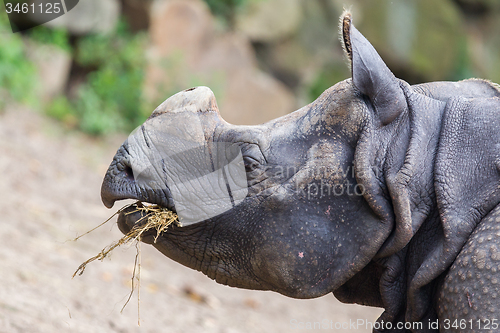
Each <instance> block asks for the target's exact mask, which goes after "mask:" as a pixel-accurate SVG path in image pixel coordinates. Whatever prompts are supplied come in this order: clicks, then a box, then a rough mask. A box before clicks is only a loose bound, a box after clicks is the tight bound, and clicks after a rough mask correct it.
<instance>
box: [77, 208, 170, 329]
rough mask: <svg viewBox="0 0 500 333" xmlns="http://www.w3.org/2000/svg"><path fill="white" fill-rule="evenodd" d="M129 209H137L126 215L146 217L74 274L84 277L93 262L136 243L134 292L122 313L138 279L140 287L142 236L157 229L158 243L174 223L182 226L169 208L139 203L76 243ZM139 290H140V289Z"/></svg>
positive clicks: (119, 211)
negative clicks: (115, 250) (86, 269)
mask: <svg viewBox="0 0 500 333" xmlns="http://www.w3.org/2000/svg"><path fill="white" fill-rule="evenodd" d="M129 207H135V208H136V209H135V210H132V211H130V212H127V213H125V214H126V215H128V214H133V213H137V212H142V213H144V216H142V217H141V218H140V219H139V220H137V221H136V223H135V225H134V226H133V227H132V229H131V230H130V231H129V232H128V233H127V234H126V235H125V236H123V237H122V238H120V239H119V240H117V241H116V242H113V243H111V244H110V245H108V246H106V247H105V248H103V249H102V250H101V252H99V253H98V254H97V255H95V256H93V257H92V258H90V259H88V260H87V261H85V262H84V263H82V264H81V265H80V266H79V267H78V269H77V270H76V271H75V273H73V277H75V276H76V275H82V274H83V272H84V271H85V268H86V267H87V265H88V264H89V263H91V262H92V261H95V260H101V261H102V260H104V258H106V257H107V256H108V255H109V254H110V253H111V251H113V250H114V249H116V248H117V247H119V246H121V245H124V244H128V243H130V242H132V241H135V242H136V243H135V246H136V249H137V253H136V256H135V262H134V271H133V273H132V290H131V292H130V295H129V297H128V299H127V301H126V303H125V304H124V305H123V308H122V311H123V309H124V308H125V306H126V305H127V304H128V302H129V300H130V298H131V297H132V294H133V292H134V289H135V288H134V286H135V283H134V282H135V279H136V278H137V284H138V285H140V284H139V283H140V267H141V265H140V254H141V249H140V241H141V237H142V235H143V234H144V233H145V232H146V231H148V230H151V229H156V236H155V238H154V242H155V243H156V241H157V239H158V237H159V236H160V234H161V233H162V232H164V231H166V230H167V228H168V227H169V226H170V225H171V224H172V223H175V224H176V225H179V226H180V222H179V218H178V216H177V214H176V213H174V212H173V211H171V210H169V209H167V208H163V207H160V206H158V205H145V204H143V203H142V202H140V201H137V202H135V203H133V204H130V205H127V206H125V207H122V208H121V209H119V210H118V211H117V212H116V213H114V214H113V215H111V217H110V218H108V219H107V220H106V221H104V222H103V223H101V224H100V225H98V226H97V227H95V228H93V229H91V230H89V231H87V232H86V233H84V234H83V235H81V236H78V237H77V238H75V239H74V240H75V241H76V240H78V239H80V238H81V237H83V236H85V235H87V234H88V233H90V232H92V231H94V230H95V229H97V228H99V227H101V226H103V225H104V224H106V223H107V222H109V221H110V220H111V219H112V218H113V217H114V216H115V215H118V214H120V213H122V212H123V211H124V210H125V209H127V208H129ZM138 290H140V289H138ZM139 297H140V296H139V291H138V300H139ZM139 318H140V316H139ZM139 320H140V319H139ZM139 324H140V323H139Z"/></svg>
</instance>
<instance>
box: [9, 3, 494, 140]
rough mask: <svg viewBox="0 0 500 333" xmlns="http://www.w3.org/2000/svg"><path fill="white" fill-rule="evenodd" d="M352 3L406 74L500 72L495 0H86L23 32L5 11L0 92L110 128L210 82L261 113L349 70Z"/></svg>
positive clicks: (228, 112)
mask: <svg viewBox="0 0 500 333" xmlns="http://www.w3.org/2000/svg"><path fill="white" fill-rule="evenodd" d="M343 8H350V9H351V11H352V12H353V15H354V23H355V24H356V26H357V27H358V29H359V30H360V31H361V32H362V33H363V34H364V35H365V36H366V37H367V38H368V40H370V41H371V42H372V43H373V45H374V46H375V48H376V49H377V50H378V51H379V53H380V54H381V56H382V57H383V59H384V60H385V61H386V63H387V64H388V66H389V68H391V69H392V70H393V72H394V73H395V74H396V76H398V77H400V78H402V79H404V80H406V81H408V82H409V83H412V84H413V83H419V82H426V81H433V80H460V79H464V78H469V77H481V78H486V79H489V80H492V81H495V82H499V81H500V52H499V51H500V34H498V31H499V30H500V2H499V1H496V0H439V1H434V0H420V1H389V0H380V1H367V0H307V1H304V0H205V1H203V0H198V1H194V0H192V1H191V0H186V1H160V0H156V1H152V0H85V1H81V3H80V4H79V5H78V7H77V8H76V9H75V10H74V11H70V12H69V13H68V14H66V15H64V16H62V17H60V18H58V19H56V20H54V21H52V22H49V23H48V24H45V25H44V26H39V27H36V28H34V29H31V30H28V31H27V32H24V33H22V34H9V33H5V31H9V24H8V22H7V17H6V15H1V16H0V19H1V21H0V28H1V29H3V30H4V33H2V34H1V38H2V40H1V43H0V87H1V90H0V92H1V96H2V98H0V100H1V103H2V104H3V105H5V103H9V101H13V102H23V103H28V105H31V106H35V105H36V107H35V108H36V109H39V110H40V111H43V112H44V113H46V114H47V115H49V116H51V117H53V118H55V119H58V120H60V121H61V122H62V123H63V124H64V125H65V126H67V127H69V128H77V129H80V130H83V131H84V132H87V133H89V134H91V135H101V134H103V133H111V132H117V131H124V132H128V131H130V130H132V129H133V128H135V127H136V126H137V125H138V124H140V123H142V121H143V120H144V119H145V117H147V116H148V115H149V114H150V113H151V111H152V110H153V109H154V108H155V107H156V106H157V105H158V104H160V103H161V102H162V101H163V100H165V99H166V98H168V97H169V96H171V95H172V94H174V93H176V92H178V91H180V90H183V89H185V88H187V87H191V86H196V85H206V86H209V87H210V88H211V89H212V90H213V91H214V92H215V94H216V97H217V99H218V103H219V107H220V109H221V112H222V114H223V116H224V118H225V119H226V120H227V121H229V122H232V123H236V124H257V123H261V122H263V121H266V120H269V119H272V118H275V117H277V116H280V115H283V114H285V113H288V112H290V111H292V110H295V109H297V108H299V107H301V106H302V105H304V104H306V103H309V102H311V101H312V100H314V99H315V98H316V97H318V96H319V94H320V93H321V92H323V91H324V90H325V89H326V88H328V87H330V86H331V85H333V84H335V83H336V82H338V81H340V80H343V79H345V78H347V77H349V71H348V69H347V66H346V62H345V59H344V56H343V53H342V50H341V47H340V43H339V42H338V18H339V16H340V15H341V13H342V11H343ZM0 107H1V106H0Z"/></svg>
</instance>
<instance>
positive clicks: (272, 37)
mask: <svg viewBox="0 0 500 333" xmlns="http://www.w3.org/2000/svg"><path fill="white" fill-rule="evenodd" d="M301 20H302V12H301V1H300V0H266V1H251V2H249V3H248V4H247V5H246V6H245V7H244V8H243V10H241V11H239V12H238V15H237V16H236V27H237V30H238V31H241V32H242V33H244V34H245V35H246V36H248V37H249V38H250V39H251V40H252V41H255V42H266V43H268V42H273V41H277V40H280V39H283V38H285V37H287V36H290V35H291V34H293V33H294V32H295V31H296V30H297V29H298V27H299V25H300V22H301Z"/></svg>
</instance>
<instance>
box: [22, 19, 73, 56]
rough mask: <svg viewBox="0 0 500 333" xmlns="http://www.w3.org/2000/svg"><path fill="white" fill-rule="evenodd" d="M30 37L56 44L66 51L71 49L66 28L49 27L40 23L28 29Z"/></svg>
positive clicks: (44, 42)
mask: <svg viewBox="0 0 500 333" xmlns="http://www.w3.org/2000/svg"><path fill="white" fill-rule="evenodd" d="M28 37H29V38H30V39H31V40H34V41H36V42H39V43H42V44H50V45H55V46H57V47H59V48H60V49H62V50H64V51H67V52H70V51H71V46H70V45H69V36H68V32H67V31H66V30H64V29H49V28H47V27H45V26H41V25H40V26H37V27H34V28H32V29H30V30H28Z"/></svg>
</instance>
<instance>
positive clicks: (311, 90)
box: [308, 63, 350, 101]
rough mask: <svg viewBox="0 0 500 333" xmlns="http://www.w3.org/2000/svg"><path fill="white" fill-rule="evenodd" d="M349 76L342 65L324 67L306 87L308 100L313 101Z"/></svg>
mask: <svg viewBox="0 0 500 333" xmlns="http://www.w3.org/2000/svg"><path fill="white" fill-rule="evenodd" d="M349 76H350V73H349V70H348V69H347V66H346V65H345V64H344V63H336V64H330V65H328V66H325V67H324V68H323V69H322V71H320V72H319V73H318V74H317V76H316V79H315V80H314V81H313V82H312V83H311V85H310V86H309V87H308V97H309V100H310V101H314V100H315V99H316V98H318V97H319V95H321V94H322V93H323V92H324V91H325V90H326V89H328V88H330V87H331V86H332V85H334V84H335V83H337V82H340V81H342V80H345V79H347V78H348V77H349Z"/></svg>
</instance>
